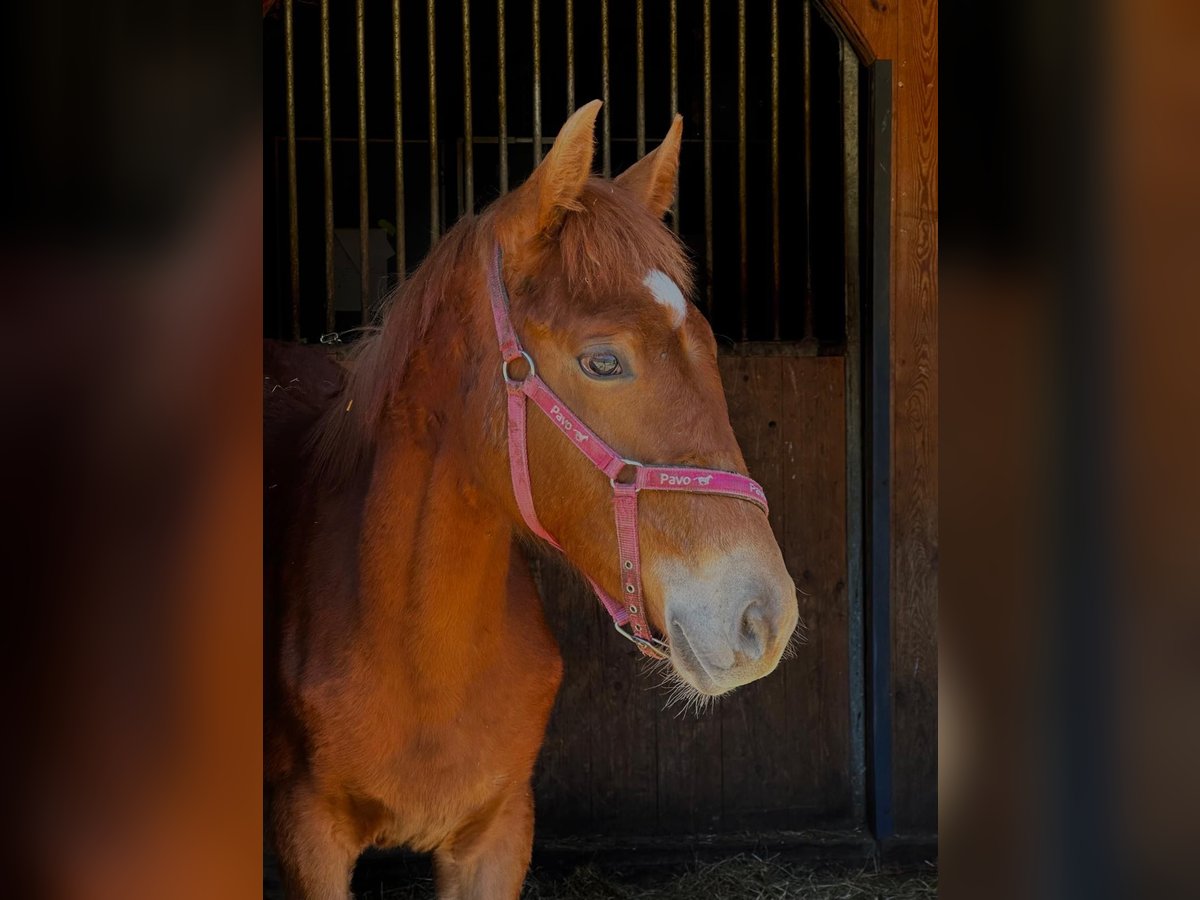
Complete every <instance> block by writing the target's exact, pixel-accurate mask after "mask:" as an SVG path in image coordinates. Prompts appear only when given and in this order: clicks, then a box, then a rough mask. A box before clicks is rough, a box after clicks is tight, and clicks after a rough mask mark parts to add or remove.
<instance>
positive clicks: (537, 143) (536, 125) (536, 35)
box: [533, 0, 542, 166]
mask: <svg viewBox="0 0 1200 900" xmlns="http://www.w3.org/2000/svg"><path fill="white" fill-rule="evenodd" d="M541 161H542V5H541V3H539V2H538V0H533V164H534V165H535V166H536V165H537V164H538V163H540V162H541Z"/></svg>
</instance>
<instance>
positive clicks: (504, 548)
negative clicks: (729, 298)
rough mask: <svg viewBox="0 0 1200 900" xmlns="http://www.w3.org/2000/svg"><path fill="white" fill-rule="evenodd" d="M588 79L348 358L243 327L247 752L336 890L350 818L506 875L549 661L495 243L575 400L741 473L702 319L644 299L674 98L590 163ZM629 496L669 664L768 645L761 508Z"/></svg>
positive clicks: (543, 497) (547, 506) (777, 592)
mask: <svg viewBox="0 0 1200 900" xmlns="http://www.w3.org/2000/svg"><path fill="white" fill-rule="evenodd" d="M598 106H599V104H598V102H594V103H592V104H589V105H588V106H587V107H584V108H583V109H581V110H580V111H579V112H577V113H576V114H575V115H574V116H573V117H572V118H571V120H569V121H568V122H567V124H566V125H565V126H564V127H563V130H562V132H561V133H560V135H559V137H558V139H557V140H556V142H555V145H554V147H553V148H552V150H551V151H550V153H549V154H547V157H546V159H545V160H544V161H543V164H542V166H541V167H539V169H538V170H537V171H536V172H535V174H534V176H532V177H531V179H530V180H529V181H528V182H526V184H525V185H524V186H522V187H521V188H519V189H518V190H516V191H514V192H512V193H510V194H509V195H507V196H506V197H504V198H502V199H501V200H499V201H497V202H496V203H495V204H493V207H492V208H491V209H489V210H488V211H487V212H485V213H484V214H482V215H481V216H480V217H478V218H476V219H468V220H465V221H463V222H460V223H459V224H458V225H457V226H455V228H454V229H453V230H452V231H451V232H450V233H449V234H448V235H447V236H446V237H444V238H443V239H442V241H441V242H440V243H439V244H438V245H437V246H436V247H435V248H434V249H433V250H432V251H431V252H430V254H429V256H428V257H427V259H426V261H425V262H424V263H423V264H422V266H421V267H420V268H419V269H418V270H417V272H415V273H414V274H413V276H412V277H411V278H410V279H409V282H408V283H407V285H406V287H405V289H404V293H403V294H402V295H401V297H400V298H399V299H398V300H397V301H396V303H395V304H394V305H393V308H392V310H391V311H390V312H389V314H388V316H387V317H386V319H385V322H384V325H383V327H382V330H381V333H380V334H379V335H377V336H375V337H372V338H369V339H365V340H364V341H363V342H361V343H362V350H361V352H360V353H359V354H358V356H357V358H356V359H355V360H354V361H353V362H351V363H350V364H349V365H348V366H347V369H346V370H342V369H341V368H339V367H338V366H337V365H336V364H334V363H332V362H331V361H330V360H328V359H327V358H324V357H322V356H321V351H319V350H308V349H306V350H303V351H302V350H299V349H295V348H293V349H288V350H286V351H279V352H275V353H271V354H268V363H269V364H270V365H273V366H274V368H275V369H276V370H277V371H276V373H275V374H276V377H277V382H276V383H275V384H269V391H268V394H267V397H266V401H265V403H266V420H267V427H266V460H265V470H266V481H267V484H266V498H267V534H266V543H267V600H268V617H269V618H268V634H269V636H271V643H270V645H269V647H268V651H269V652H268V675H267V682H268V691H267V695H268V696H267V707H268V713H267V715H268V720H267V750H266V770H267V780H268V783H269V785H270V788H271V803H272V812H273V815H272V819H273V824H274V830H275V836H276V845H277V848H278V852H279V856H280V863H281V867H282V869H283V872H284V876H285V881H286V882H287V884H288V887H289V890H290V891H291V892H292V893H293V894H294V895H295V896H297V897H301V898H308V900H311V898H341V900H344V898H345V897H346V896H347V893H348V889H349V878H350V873H351V871H352V869H353V865H354V861H355V859H356V858H357V856H358V855H359V853H360V852H361V851H362V850H363V849H365V848H366V847H368V846H371V845H377V846H397V845H406V846H409V847H411V848H413V849H416V850H420V851H432V852H433V853H434V859H435V867H436V874H437V886H438V892H439V896H442V897H463V898H484V897H487V898H491V897H510V898H511V897H516V896H517V895H518V894H519V892H520V887H521V883H522V880H523V876H524V872H525V869H526V867H527V865H528V861H529V856H530V849H531V843H532V835H533V802H532V791H531V787H530V779H531V776H532V771H533V765H534V762H535V759H536V756H537V753H538V750H539V747H540V745H541V743H542V740H543V737H544V733H545V727H546V723H547V720H548V717H549V714H550V709H551V706H552V704H553V702H554V696H555V693H556V691H557V689H558V685H559V682H560V680H561V675H562V661H561V659H560V657H559V653H558V648H557V646H556V645H555V642H554V639H553V637H552V635H551V634H550V632H549V630H548V628H547V626H546V623H545V621H544V618H543V614H542V610H541V603H540V600H539V598H538V596H537V593H536V591H535V588H534V584H533V581H532V578H531V576H530V572H529V569H528V565H527V563H526V562H525V560H524V557H523V556H522V554H521V553H520V552H519V550H518V549H517V543H516V542H517V541H518V540H520V539H521V538H522V537H527V536H528V530H527V529H525V528H524V526H523V525H522V513H521V511H520V510H519V509H518V501H517V499H516V497H515V496H514V488H513V485H512V483H511V481H510V471H509V454H510V452H511V445H507V444H506V438H507V437H508V434H509V424H508V423H507V421H506V413H505V389H504V385H503V383H502V379H501V377H500V375H501V371H500V370H501V358H500V353H499V351H498V348H497V344H496V332H495V330H493V323H492V322H491V321H490V317H489V306H488V302H489V301H488V297H489V291H488V286H487V273H488V261H489V260H491V259H495V253H496V248H497V247H499V248H501V249H502V250H503V253H504V271H503V273H502V277H503V279H504V281H505V282H506V283H507V284H508V289H509V291H510V292H511V293H512V294H513V318H514V325H515V327H516V328H517V329H518V330H519V331H520V333H521V339H522V343H523V344H524V345H525V346H526V347H527V348H528V349H529V350H530V352H531V353H532V358H533V359H536V361H537V365H538V369H539V373H540V375H541V376H542V377H543V378H544V379H545V380H546V381H547V382H548V383H550V384H552V385H553V389H554V391H555V393H556V395H557V396H560V397H562V398H563V402H564V403H567V404H569V406H570V407H571V409H573V410H575V411H576V413H578V414H579V415H581V416H583V419H582V421H586V422H587V423H588V424H589V425H591V426H592V427H593V428H594V429H597V433H598V434H602V435H604V437H605V440H607V441H609V442H610V443H612V446H613V447H619V448H620V449H621V452H622V453H625V454H628V455H630V456H633V455H636V456H637V458H640V459H647V460H654V461H661V462H663V463H669V464H686V465H692V466H708V467H712V468H719V469H725V470H728V471H730V472H737V473H744V472H745V465H744V462H743V460H742V457H741V453H740V451H739V450H738V448H737V444H736V441H735V440H734V438H733V434H732V431H731V429H730V427H729V422H728V415H727V412H726V410H725V406H724V398H723V395H722V392H721V386H720V379H719V375H718V372H717V367H716V357H715V346H714V343H713V337H712V333H711V331H710V330H709V329H708V326H707V324H706V323H704V321H703V319H702V317H700V316H699V314H698V312H697V311H696V310H695V309H684V310H682V311H681V310H680V308H679V305H678V303H677V302H664V300H663V295H664V288H663V284H664V281H663V280H664V279H665V281H666V282H669V283H670V284H673V285H677V286H679V288H681V289H682V291H683V293H684V294H686V293H687V290H688V272H687V267H686V263H685V262H684V260H683V256H682V253H681V252H680V248H679V245H678V243H677V242H676V241H675V239H674V237H673V236H672V235H670V233H669V232H668V231H667V230H666V229H665V228H664V227H663V226H662V224H661V221H660V219H661V215H662V213H663V212H664V211H665V209H666V208H667V207H668V206H669V205H670V202H671V198H672V195H673V191H674V184H675V174H676V168H677V165H678V152H679V137H680V122H679V120H677V121H676V123H675V125H674V126H673V127H672V130H671V133H670V134H669V135H668V138H667V140H665V141H664V142H663V145H662V146H661V147H660V148H659V149H658V150H656V151H655V152H654V153H652V154H650V155H649V156H647V157H645V158H644V159H643V160H642V161H641V162H639V163H638V164H637V165H635V166H634V167H633V168H632V169H631V170H629V171H628V172H626V173H625V174H624V175H622V176H621V177H620V178H619V179H617V180H616V181H615V182H612V181H607V180H601V179H591V180H590V181H589V170H590V163H591V156H592V129H593V126H594V121H595V115H596V111H597V108H598ZM651 288H654V289H655V290H656V291H657V293H652V292H651ZM667 293H669V291H668V292H667ZM668 299H669V298H668ZM597 358H599V360H600V366H599V368H598V369H597V368H593V369H592V370H591V371H590V372H589V368H588V367H589V366H593V360H595V359H597ZM506 371H507V370H506ZM610 376H612V377H610ZM528 453H529V457H530V460H531V472H532V474H533V481H532V488H531V489H532V499H533V501H534V502H535V504H536V508H537V515H538V517H539V518H540V519H541V521H542V522H543V523H544V524H545V526H546V527H547V528H549V529H550V530H551V531H552V532H553V534H554V535H555V537H556V538H557V540H558V542H559V543H560V544H561V545H562V548H563V552H564V553H565V555H566V556H567V557H568V558H569V559H570V560H571V562H573V563H574V564H575V565H576V566H577V567H578V568H580V569H581V570H582V571H583V572H585V573H586V574H587V575H588V576H589V578H591V579H592V580H593V581H594V582H595V583H596V584H597V585H598V586H603V589H604V590H605V591H607V592H608V593H609V594H613V595H616V594H619V593H620V591H621V585H622V581H621V580H620V579H621V575H620V573H619V572H618V571H617V568H618V567H617V565H616V560H615V558H614V548H615V546H616V541H617V532H616V530H615V527H614V524H613V520H612V513H611V510H612V494H611V493H610V490H612V489H610V484H609V480H608V479H607V478H605V477H602V476H599V475H598V473H597V472H596V471H595V469H594V468H591V467H590V466H589V464H588V463H587V462H586V461H585V460H583V459H582V458H581V457H580V456H579V455H578V454H577V453H576V451H575V449H574V448H573V447H571V446H570V442H569V438H567V437H564V433H563V431H562V430H561V425H560V424H556V423H555V422H552V421H551V420H550V419H549V418H548V417H546V416H540V415H539V416H537V417H535V418H532V419H530V421H529V425H528ZM648 493H653V492H648ZM639 523H640V524H639V525H638V528H639V534H640V547H641V551H640V552H641V557H642V559H643V560H644V561H646V568H645V595H644V600H643V601H642V602H643V604H644V606H645V609H644V615H645V617H646V619H647V620H648V624H649V625H650V626H652V627H653V628H654V629H657V630H658V632H659V633H661V634H663V635H666V636H667V637H668V638H669V640H670V648H671V650H670V664H671V666H672V668H673V671H674V672H675V673H676V675H677V677H678V678H679V684H680V685H681V686H686V687H687V689H688V690H691V691H693V692H694V693H695V694H696V695H697V696H701V695H704V696H708V695H716V694H720V693H723V692H725V691H727V690H730V689H732V688H733V687H736V686H737V685H739V684H743V683H745V682H747V681H751V680H753V679H755V678H758V677H762V676H763V675H765V674H767V673H768V672H769V671H771V669H772V668H774V666H775V664H776V662H777V661H778V659H779V656H780V654H781V653H782V652H783V649H784V646H785V645H786V644H787V641H788V638H789V636H790V634H791V632H792V630H793V628H794V626H795V623H796V605H795V595H794V585H792V583H791V581H790V578H789V577H788V576H787V572H786V570H785V569H784V567H783V563H782V558H781V556H780V554H779V549H778V546H777V545H776V544H775V542H774V538H773V536H772V535H771V532H770V528H769V525H768V524H767V520H766V517H765V515H763V513H762V510H761V509H759V508H758V507H756V506H754V505H753V504H750V503H745V502H743V501H740V500H737V499H732V498H730V497H717V496H712V495H707V496H704V495H693V494H680V495H674V496H665V495H659V496H646V497H645V499H644V500H643V501H642V502H641V512H640V520H639ZM614 639H616V638H615V637H614Z"/></svg>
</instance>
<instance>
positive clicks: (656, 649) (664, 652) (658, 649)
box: [613, 622, 671, 659]
mask: <svg viewBox="0 0 1200 900" xmlns="http://www.w3.org/2000/svg"><path fill="white" fill-rule="evenodd" d="M613 628H615V629H616V630H617V634H619V635H620V636H621V637H623V638H625V640H627V641H629V642H631V643H634V644H637V645H638V646H639V647H645V648H646V649H647V650H649V651H651V652H652V653H653V654H654V655H655V656H657V657H658V658H659V659H669V658H670V656H671V646H670V645H669V644H668V643H667V642H666V641H661V640H659V639H658V638H656V637H652V638H650V639H649V640H646V638H644V637H638V636H637V635H636V634H634V633H633V632H632V631H626V630H625V629H624V628H623V627H621V626H620V625H618V624H617V623H616V622H613Z"/></svg>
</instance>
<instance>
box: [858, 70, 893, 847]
mask: <svg viewBox="0 0 1200 900" xmlns="http://www.w3.org/2000/svg"><path fill="white" fill-rule="evenodd" d="M871 75H872V78H871V127H872V136H873V137H872V146H871V157H870V159H871V165H870V167H869V171H870V172H871V178H870V180H871V222H870V226H869V228H870V233H871V269H870V277H871V294H870V322H869V326H868V327H869V334H870V339H869V340H868V341H865V342H864V347H863V350H864V352H865V353H867V354H869V356H868V361H867V363H868V364H867V372H866V375H865V377H864V384H865V387H866V390H867V392H868V393H867V397H866V401H865V402H866V407H867V414H866V417H865V418H866V427H867V430H868V433H867V435H866V449H867V452H868V453H869V454H870V455H869V459H868V461H867V477H868V479H869V480H868V483H867V502H866V519H867V529H866V533H867V540H868V541H869V549H868V551H867V554H866V567H865V578H864V589H865V596H866V598H867V602H868V603H869V604H870V606H869V611H868V630H867V658H868V660H869V665H870V671H869V678H868V682H867V683H868V694H867V702H868V704H869V708H870V717H869V722H868V728H869V733H868V740H869V742H870V753H871V758H870V767H869V770H868V786H869V787H868V795H867V803H868V815H869V819H870V822H871V830H872V831H873V832H874V835H875V839H876V840H877V841H879V842H881V843H882V842H883V841H885V840H887V839H888V838H890V837H891V836H892V834H893V832H894V830H895V829H894V823H893V819H892V658H891V628H892V619H891V573H892V561H891V539H892V532H891V493H890V490H889V486H890V484H891V477H890V476H891V455H890V452H891V428H890V391H891V358H890V347H889V340H890V320H891V304H890V290H891V285H890V283H889V269H890V265H891V215H890V214H891V177H892V173H891V168H892V154H891V137H892V131H891V118H892V63H891V61H890V60H879V61H877V62H875V64H874V65H872V66H871Z"/></svg>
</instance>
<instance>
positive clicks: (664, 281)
mask: <svg viewBox="0 0 1200 900" xmlns="http://www.w3.org/2000/svg"><path fill="white" fill-rule="evenodd" d="M642 284H644V285H645V286H646V287H648V288H650V293H652V294H653V295H654V299H655V300H657V301H658V302H659V303H661V304H662V305H663V306H665V307H666V308H667V309H669V310H671V312H672V313H673V321H672V322H671V324H672V325H673V326H674V327H676V328H678V327H679V326H680V325H682V324H683V320H684V318H685V317H686V316H687V301H686V300H684V299H683V292H682V291H681V290H679V286H678V285H677V284H675V282H673V281H672V280H671V279H670V278H668V277H667V276H666V274H664V273H663V272H660V271H659V270H658V269H651V270H650V271H649V272H648V273H647V274H646V277H645V278H643V279H642Z"/></svg>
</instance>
